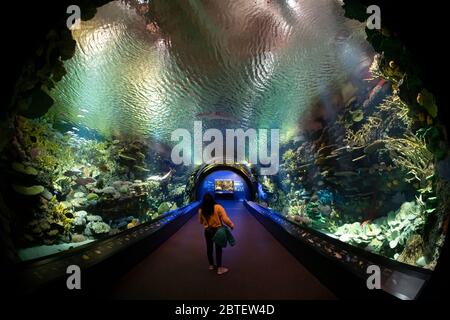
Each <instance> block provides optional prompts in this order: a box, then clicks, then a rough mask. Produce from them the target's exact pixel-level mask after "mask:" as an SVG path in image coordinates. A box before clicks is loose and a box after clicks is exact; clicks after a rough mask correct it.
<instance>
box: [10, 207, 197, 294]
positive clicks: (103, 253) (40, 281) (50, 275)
mask: <svg viewBox="0 0 450 320" xmlns="http://www.w3.org/2000/svg"><path fill="white" fill-rule="evenodd" d="M199 206H200V202H192V203H190V204H188V205H187V206H185V207H182V208H178V209H175V210H172V211H169V212H166V213H164V214H163V215H161V216H159V217H158V218H156V219H154V220H152V221H149V222H146V223H143V224H141V225H139V226H136V227H134V228H131V229H128V230H124V231H122V232H120V233H118V234H116V235H113V236H109V237H107V238H103V239H99V240H97V241H94V242H91V243H88V244H85V245H82V246H79V247H76V248H73V249H70V250H68V251H65V252H60V253H55V254H52V255H48V256H45V257H41V258H37V259H33V260H29V261H23V262H20V263H19V264H17V265H16V266H15V269H14V273H15V275H14V276H15V278H16V279H15V280H16V283H19V284H20V285H19V286H18V288H17V290H18V291H19V292H23V291H26V290H27V289H25V288H28V287H33V288H36V287H39V286H42V285H44V284H45V283H47V282H51V281H54V280H56V279H58V278H60V277H62V276H66V269H67V266H69V265H77V266H79V267H80V268H81V269H87V268H90V267H92V266H94V265H96V264H99V263H101V262H102V261H104V260H106V259H108V258H109V257H112V256H114V255H116V254H118V253H119V252H123V251H124V250H126V249H127V248H129V247H130V246H132V245H133V244H135V243H137V242H139V241H141V240H143V239H145V238H147V237H149V236H151V235H153V234H155V233H156V232H158V231H159V230H161V229H162V228H164V227H165V226H166V225H169V224H170V223H171V222H172V221H174V220H175V219H177V218H180V217H182V216H185V215H188V214H190V213H192V212H193V211H194V210H196V209H197V208H198V207H199Z"/></svg>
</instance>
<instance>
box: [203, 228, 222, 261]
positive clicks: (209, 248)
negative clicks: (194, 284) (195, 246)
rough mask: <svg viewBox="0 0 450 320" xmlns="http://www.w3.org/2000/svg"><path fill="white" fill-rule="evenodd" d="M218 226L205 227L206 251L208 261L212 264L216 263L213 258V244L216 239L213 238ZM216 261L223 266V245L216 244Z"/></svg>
mask: <svg viewBox="0 0 450 320" xmlns="http://www.w3.org/2000/svg"><path fill="white" fill-rule="evenodd" d="M217 229H218V228H207V229H205V239H206V252H207V254H208V261H209V264H210V265H211V266H212V265H214V259H213V245H214V241H213V240H212V238H213V237H214V235H215V234H216V231H217ZM216 262H217V266H218V267H221V266H222V247H221V246H218V245H217V244H216Z"/></svg>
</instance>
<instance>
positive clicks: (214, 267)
mask: <svg viewBox="0 0 450 320" xmlns="http://www.w3.org/2000/svg"><path fill="white" fill-rule="evenodd" d="M216 268H217V267H216V266H209V270H214V269H216Z"/></svg>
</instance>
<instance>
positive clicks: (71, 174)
mask: <svg viewBox="0 0 450 320" xmlns="http://www.w3.org/2000/svg"><path fill="white" fill-rule="evenodd" d="M81 174H82V172H81V171H80V170H77V169H74V170H68V171H66V172H64V175H65V176H66V177H75V176H80V175H81Z"/></svg>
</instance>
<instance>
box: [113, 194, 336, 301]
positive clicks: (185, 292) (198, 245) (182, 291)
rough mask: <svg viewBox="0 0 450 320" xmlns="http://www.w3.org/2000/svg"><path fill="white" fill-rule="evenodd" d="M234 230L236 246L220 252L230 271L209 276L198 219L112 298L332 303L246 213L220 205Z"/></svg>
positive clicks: (324, 290) (234, 206) (119, 286)
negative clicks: (288, 300) (323, 300)
mask: <svg viewBox="0 0 450 320" xmlns="http://www.w3.org/2000/svg"><path fill="white" fill-rule="evenodd" d="M222 204H223V206H224V207H225V209H226V210H227V212H228V214H229V216H230V218H231V219H232V220H233V222H234V223H235V225H236V228H235V230H234V232H233V234H234V236H235V238H236V241H237V245H236V246H235V247H232V248H230V247H227V248H226V249H225V250H224V257H223V260H224V265H225V266H227V267H229V268H230V271H229V272H228V273H227V274H225V275H221V276H218V275H217V274H215V273H214V272H212V271H209V270H208V262H207V259H206V253H205V243H204V238H203V230H202V226H201V225H200V224H198V222H197V216H195V217H193V218H192V219H191V220H189V221H188V222H187V223H186V224H185V225H184V226H183V227H182V228H181V229H180V230H179V231H178V232H177V233H175V234H174V235H173V236H172V237H171V238H170V239H168V240H167V241H166V242H165V243H164V244H162V245H161V246H160V247H159V248H158V249H157V250H155V251H154V252H153V253H152V254H151V255H149V256H148V257H147V258H146V259H145V260H143V261H142V262H141V263H140V264H138V265H136V266H135V267H134V268H133V269H132V270H131V271H130V272H128V273H127V274H126V275H125V276H124V277H122V279H120V280H119V281H118V283H117V285H116V286H115V287H114V289H113V292H112V295H113V296H114V297H116V298H124V299H334V298H335V296H334V295H333V294H332V293H331V292H330V291H329V290H328V289H327V288H326V287H324V286H323V285H322V284H321V283H320V282H319V281H318V280H317V279H316V278H315V277H314V276H313V275H312V274H311V273H310V272H308V271H307V270H306V269H305V268H304V267H303V266H302V265H301V264H300V263H299V262H298V261H297V260H296V259H295V258H294V257H293V256H292V255H291V254H290V253H289V252H288V251H287V250H286V249H285V248H284V247H283V246H282V245H281V244H280V243H279V242H278V241H277V240H276V239H275V238H273V236H272V235H271V234H270V233H269V232H267V231H266V230H265V229H264V227H263V226H262V225H261V224H260V223H259V222H258V221H257V220H256V219H255V218H254V217H253V216H252V215H251V214H250V213H249V212H248V211H247V210H246V209H245V208H244V206H243V204H242V202H234V201H225V202H222Z"/></svg>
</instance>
